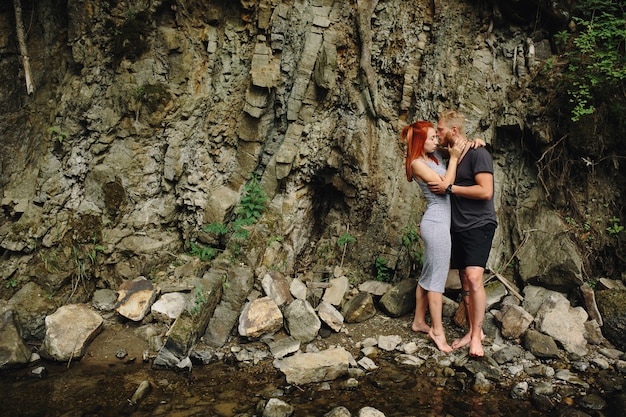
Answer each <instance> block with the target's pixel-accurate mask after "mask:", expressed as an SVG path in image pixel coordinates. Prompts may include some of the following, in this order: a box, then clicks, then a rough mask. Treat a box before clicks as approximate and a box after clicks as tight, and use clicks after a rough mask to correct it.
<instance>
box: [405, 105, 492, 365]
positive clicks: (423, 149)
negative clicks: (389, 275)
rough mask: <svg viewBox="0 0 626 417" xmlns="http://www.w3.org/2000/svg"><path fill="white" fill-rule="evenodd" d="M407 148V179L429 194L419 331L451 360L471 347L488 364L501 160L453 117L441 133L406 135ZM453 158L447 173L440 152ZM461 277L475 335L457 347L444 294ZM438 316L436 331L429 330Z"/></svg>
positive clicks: (445, 117) (420, 128)
mask: <svg viewBox="0 0 626 417" xmlns="http://www.w3.org/2000/svg"><path fill="white" fill-rule="evenodd" d="M401 137H402V139H403V140H404V141H406V143H407V155H406V175H407V180H408V181H413V180H415V181H416V182H417V183H418V184H419V186H420V187H421V189H422V191H423V193H424V196H425V198H426V202H427V208H426V211H425V212H424V215H423V217H422V220H421V222H420V236H421V237H422V240H423V241H424V265H423V268H422V274H421V277H420V279H419V282H418V285H417V289H416V291H415V301H416V306H415V317H414V319H413V323H412V325H411V329H412V330H413V331H415V332H418V331H419V332H425V333H428V335H429V336H430V338H431V339H432V340H433V341H434V342H435V344H436V345H437V347H438V348H439V349H440V350H441V351H443V352H450V351H452V350H453V349H459V348H462V347H465V346H468V345H469V354H470V356H475V357H480V356H484V350H483V346H482V340H483V339H484V333H483V331H482V325H483V320H484V317H485V308H486V296H485V288H484V286H483V272H484V270H485V266H486V264H487V259H488V258H489V251H490V250H491V243H492V241H493V236H494V234H495V230H496V226H497V220H496V213H495V207H494V201H493V194H494V180H493V160H492V158H491V155H490V154H489V152H488V151H487V150H486V148H485V147H484V145H485V142H484V141H482V140H476V141H472V142H470V141H468V140H467V138H466V136H465V117H464V115H463V114H462V113H460V112H458V111H454V110H449V111H446V112H444V113H442V114H441V116H440V117H439V121H438V123H437V127H436V130H435V126H434V125H433V124H432V123H430V122H427V121H418V122H415V123H412V124H411V125H408V126H406V127H404V128H403V129H402V134H401ZM438 144H440V145H441V146H443V147H444V148H445V149H446V150H447V151H448V152H449V154H450V159H449V162H448V167H447V169H446V166H445V163H444V161H443V158H442V155H441V153H440V152H439V150H438V149H437V145H438ZM450 268H451V269H458V270H459V276H460V278H461V285H462V290H461V291H462V295H463V301H464V304H465V307H466V313H467V317H468V322H469V331H468V332H467V334H465V335H464V336H463V337H461V338H460V339H457V340H455V341H454V342H453V343H452V345H449V344H448V342H447V340H446V335H445V332H444V328H443V323H442V305H443V293H444V291H445V284H446V279H447V277H448V270H449V269H450ZM427 310H429V311H430V318H431V326H429V325H428V324H427V323H426V319H425V317H426V311H427Z"/></svg>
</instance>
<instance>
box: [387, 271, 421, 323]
mask: <svg viewBox="0 0 626 417" xmlns="http://www.w3.org/2000/svg"><path fill="white" fill-rule="evenodd" d="M416 287H417V281H416V280H414V279H405V280H402V281H400V282H399V283H398V284H396V285H394V286H393V287H392V288H391V289H390V290H389V291H387V293H385V295H383V296H382V297H381V299H380V307H381V308H382V309H383V311H385V312H386V313H387V314H389V315H390V316H391V317H401V316H404V315H405V314H408V313H410V312H412V311H413V310H414V309H415V288H416Z"/></svg>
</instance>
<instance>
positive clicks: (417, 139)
mask: <svg viewBox="0 0 626 417" xmlns="http://www.w3.org/2000/svg"><path fill="white" fill-rule="evenodd" d="M428 129H435V126H434V125H433V124H432V123H431V122H427V121H424V120H421V121H418V122H413V123H412V124H410V125H408V126H405V127H404V128H403V129H402V133H401V134H400V137H401V138H402V140H403V141H405V142H406V144H407V146H406V179H407V181H409V182H411V181H412V180H413V170H412V169H411V163H412V162H413V161H414V160H416V159H417V158H419V157H420V156H422V155H424V143H426V138H427V137H428ZM426 156H427V157H428V158H430V159H432V160H433V161H434V162H435V163H436V164H437V165H439V161H438V160H437V158H435V157H434V156H433V155H431V154H428V155H426Z"/></svg>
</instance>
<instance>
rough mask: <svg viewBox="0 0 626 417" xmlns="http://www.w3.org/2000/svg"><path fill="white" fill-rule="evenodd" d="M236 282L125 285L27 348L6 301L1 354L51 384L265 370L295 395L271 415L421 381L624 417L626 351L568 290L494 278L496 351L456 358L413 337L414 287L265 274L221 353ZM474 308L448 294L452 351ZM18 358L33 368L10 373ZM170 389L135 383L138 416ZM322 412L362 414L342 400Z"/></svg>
mask: <svg viewBox="0 0 626 417" xmlns="http://www.w3.org/2000/svg"><path fill="white" fill-rule="evenodd" d="M243 281H245V279H244V280H243ZM232 283H233V286H223V288H222V290H223V291H224V292H223V293H222V294H221V297H220V301H219V303H218V302H217V301H216V302H215V303H212V302H211V292H210V291H208V292H203V291H201V290H197V289H196V290H188V291H172V292H163V290H162V289H158V288H157V287H156V286H153V285H152V284H151V283H150V282H146V281H145V280H134V281H132V282H126V283H124V284H123V285H122V286H121V287H120V289H119V290H118V291H117V292H113V291H110V290H100V291H97V292H96V293H95V295H94V297H93V299H92V300H91V302H90V303H89V304H69V305H65V306H62V307H60V308H59V309H57V310H56V311H55V312H54V313H53V314H50V315H48V316H46V318H45V337H44V339H43V343H42V344H41V346H38V347H37V348H36V349H31V348H28V347H26V345H25V344H24V343H23V342H22V343H21V344H20V342H21V339H20V338H19V331H18V329H19V328H20V326H19V318H18V317H14V316H13V315H12V312H13V306H12V305H11V304H10V303H7V302H3V303H2V311H3V314H2V317H3V329H4V330H3V333H4V335H6V336H7V337H3V339H2V340H3V342H2V343H3V348H4V350H3V352H4V351H7V349H10V348H12V350H11V352H12V355H9V356H6V357H4V358H3V363H4V364H5V366H4V367H5V368H15V367H18V366H21V367H25V368H26V369H28V370H29V372H30V374H31V376H33V377H36V378H45V375H46V374H47V369H46V367H47V366H49V364H51V363H57V364H58V363H63V364H67V367H68V368H69V367H70V365H72V366H74V367H83V366H89V364H97V365H100V366H111V365H112V364H116V363H117V364H119V363H124V364H132V363H143V364H148V365H149V367H150V369H152V370H153V371H154V372H155V373H156V374H158V370H164V369H165V370H173V371H175V372H176V373H179V374H181V375H192V374H194V375H195V374H196V373H204V372H210V371H209V369H210V368H211V366H214V365H215V364H226V365H228V366H231V367H232V368H233V369H256V370H255V371H252V372H253V373H267V374H275V375H277V377H278V378H279V379H280V380H281V381H282V385H283V386H282V387H279V388H277V390H276V392H275V393H274V394H272V395H267V394H265V395H264V396H263V397H262V399H257V400H255V401H258V402H259V404H260V405H259V404H257V405H256V407H257V409H258V408H259V407H261V409H262V411H261V412H262V415H263V416H265V417H278V416H289V415H294V407H293V406H292V405H291V404H290V403H289V395H288V393H289V391H290V390H293V387H300V388H299V389H302V388H301V387H313V388H311V389H314V390H316V391H317V390H334V389H339V390H350V391H357V392H358V391H360V390H368V389H371V386H372V385H373V386H375V387H376V386H378V387H381V386H385V385H386V384H388V383H389V381H390V380H392V381H393V380H395V379H396V378H398V375H403V376H401V377H399V378H400V379H404V378H406V377H408V376H411V377H414V376H415V375H418V374H419V375H421V377H423V378H426V380H427V381H428V383H432V384H434V385H435V386H439V387H442V388H445V389H449V390H451V391H458V392H464V391H465V392H468V391H471V392H472V393H473V394H475V395H480V396H489V395H491V394H493V393H504V395H506V396H507V397H508V398H507V400H508V401H509V400H510V401H519V402H520V403H525V404H530V407H531V408H530V410H533V411H535V412H539V413H550V415H571V414H570V413H573V412H575V413H577V414H576V415H581V416H584V415H615V416H620V415H624V409H625V408H624V404H625V403H626V394H625V393H624V386H625V385H624V383H625V382H626V357H625V355H624V352H623V351H622V350H619V349H617V348H616V347H615V345H614V344H612V343H611V342H609V341H608V340H607V339H605V338H604V337H603V335H602V332H601V328H600V326H599V325H598V323H597V321H596V320H595V319H590V318H589V315H588V314H587V313H586V310H585V309H583V308H582V307H580V306H577V307H574V306H572V305H571V303H570V301H569V300H568V299H567V298H566V296H565V295H564V294H561V293H558V292H556V291H550V290H546V289H544V288H541V287H533V286H528V287H526V288H525V289H524V291H523V295H522V294H519V293H517V291H515V290H512V291H510V290H507V288H506V286H505V285H503V282H500V281H498V280H494V281H491V282H488V283H487V286H486V288H487V294H488V313H487V317H486V321H485V325H484V331H485V334H486V339H485V341H484V346H485V353H486V355H485V357H484V358H470V357H468V352H467V348H463V349H458V350H455V351H453V352H452V353H450V354H445V353H443V352H440V351H439V350H437V348H436V346H435V344H434V343H433V342H432V341H431V340H430V339H429V337H428V336H427V335H426V334H424V333H414V332H412V331H411V330H410V322H411V319H412V316H411V311H412V308H413V307H412V305H413V304H412V302H414V301H413V299H412V296H413V294H414V290H415V282H414V281H413V280H407V281H403V282H400V283H397V284H395V285H391V284H385V283H381V282H375V281H370V282H366V283H363V284H361V285H360V286H359V288H351V287H350V285H349V283H348V282H347V279H346V278H345V276H343V275H341V274H337V276H336V277H334V278H332V279H330V280H329V281H328V282H327V283H325V284H324V285H322V284H321V283H315V284H314V285H313V284H311V283H308V285H307V283H303V282H300V281H299V280H297V279H293V280H292V279H289V278H287V277H284V276H282V275H280V274H277V273H271V274H270V273H268V274H266V276H265V278H264V279H263V285H262V286H263V291H262V293H261V292H259V293H255V294H251V295H250V296H249V297H248V299H247V301H246V300H242V302H243V308H242V309H241V311H240V314H238V316H237V317H236V319H234V320H235V323H231V325H230V326H227V328H228V332H227V334H226V335H223V341H222V342H220V343H216V340H217V337H216V335H218V334H220V332H219V331H218V329H216V328H215V327H214V326H215V325H214V324H211V323H213V321H219V320H213V318H215V317H216V315H217V314H218V312H219V309H220V307H222V308H223V307H224V303H225V300H231V301H232V291H236V288H235V287H236V285H235V283H234V282H232ZM615 285H618V284H617V283H616V284H615ZM192 288H200V287H193V286H192ZM204 288H206V287H204ZM614 291H622V289H616V290H614ZM452 294H454V290H453V289H450V290H449V294H448V295H452ZM205 296H206V297H205ZM199 299H201V300H202V302H199V301H198V300H199ZM312 303H314V304H315V307H314V306H313V304H312ZM211 304H212V305H211ZM209 305H210V308H211V311H212V313H211V314H212V317H213V318H212V319H211V320H209V323H210V324H209V325H208V326H207V327H206V331H205V332H204V333H201V332H200V331H199V330H198V329H197V328H194V327H193V326H190V327H185V326H183V327H185V328H186V331H185V332H182V331H181V330H180V328H181V324H180V323H181V322H182V323H187V324H190V323H191V324H195V325H198V324H199V323H200V324H201V323H203V322H204V320H205V319H202V316H208V314H206V313H203V312H202V309H203V308H208V307H207V306H209ZM237 311H239V310H237ZM462 311H463V308H462V306H459V304H458V303H456V302H455V301H454V300H453V299H451V298H448V297H445V308H444V315H445V323H446V331H447V336H448V339H449V340H450V341H451V340H453V339H454V338H457V337H460V336H461V335H462V334H463V333H464V330H463V325H464V323H463V315H462V314H461V312H462ZM185 314H187V315H188V316H189V317H190V319H189V320H188V321H186V320H185V319H184V316H185ZM205 326H206V325H205ZM177 328H178V329H177ZM12 329H13V330H12ZM194 335H195V336H198V337H197V339H194ZM10 336H12V337H10ZM192 342H193V343H192ZM185 349H187V350H185ZM20 355H21V357H22V358H23V359H22V362H21V363H17V362H16V361H14V362H13V363H9V362H10V359H11V358H19V357H20ZM41 358H43V361H42V359H41ZM78 361H80V362H78ZM7 364H8V365H7ZM391 369H393V371H391ZM389 372H393V375H395V376H390V373H389ZM365 381H367V382H368V383H366V382H365ZM158 384H159V383H158V382H155V380H154V379H152V378H146V379H145V380H143V381H140V383H137V385H136V387H135V388H133V391H135V392H134V393H132V395H129V401H130V403H131V404H132V405H133V406H135V407H139V406H140V403H142V401H144V400H145V399H146V397H148V398H149V397H150V388H151V387H152V386H154V385H158ZM241 401H246V402H249V401H250V399H249V398H242V399H241ZM376 406H377V404H376V398H372V399H371V403H370V404H368V406H367V407H361V408H360V409H359V410H358V415H359V416H378V415H393V414H384V413H383V412H382V411H380V410H378V409H377V408H376ZM356 411H357V410H353V412H356ZM261 412H260V413H261ZM620 413H621V414H620ZM237 415H241V416H243V415H248V414H245V413H243V414H237ZM296 415H298V414H297V413H296ZM324 415H329V416H348V415H350V411H349V410H348V409H347V408H346V406H345V405H343V404H337V405H336V407H333V408H332V410H330V411H328V410H326V411H325V414H324ZM402 415H406V414H402Z"/></svg>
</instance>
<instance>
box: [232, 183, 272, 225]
mask: <svg viewBox="0 0 626 417" xmlns="http://www.w3.org/2000/svg"><path fill="white" fill-rule="evenodd" d="M267 200H268V198H267V194H266V193H265V191H263V189H262V188H261V185H260V184H259V180H258V178H257V176H256V175H252V177H251V178H250V180H249V181H248V183H247V184H246V185H245V187H244V189H243V197H242V198H241V201H240V202H239V205H238V207H237V210H236V213H237V218H238V219H244V220H249V221H251V222H252V223H256V222H257V221H259V219H260V218H261V215H262V214H263V210H265V208H266V207H267ZM248 224H251V223H248Z"/></svg>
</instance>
